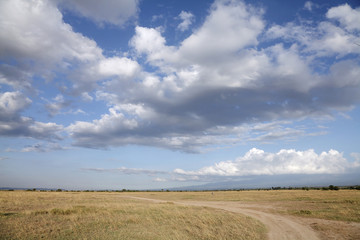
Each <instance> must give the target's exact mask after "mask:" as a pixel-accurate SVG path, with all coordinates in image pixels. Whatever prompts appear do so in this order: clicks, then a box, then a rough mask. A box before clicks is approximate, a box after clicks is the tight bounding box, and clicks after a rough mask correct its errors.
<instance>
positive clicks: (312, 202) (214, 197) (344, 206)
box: [131, 190, 360, 222]
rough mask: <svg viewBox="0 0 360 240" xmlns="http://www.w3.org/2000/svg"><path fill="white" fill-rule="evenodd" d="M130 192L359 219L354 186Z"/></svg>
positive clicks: (359, 198)
mask: <svg viewBox="0 0 360 240" xmlns="http://www.w3.org/2000/svg"><path fill="white" fill-rule="evenodd" d="M131 194H132V195H134V196H139V197H147V198H154V199H162V200H169V201H176V200H178V201H179V200H193V201H238V202H242V203H257V204H261V205H263V206H272V211H275V212H279V213H285V214H291V215H297V216H302V217H311V218H320V219H327V220H339V221H353V222H360V191H358V190H339V191H323V190H309V191H305V190H273V191H256V190H251V191H215V192H213V194H212V192H159V193H152V192H148V193H147V192H139V193H131Z"/></svg>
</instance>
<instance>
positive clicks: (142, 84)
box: [0, 0, 360, 152]
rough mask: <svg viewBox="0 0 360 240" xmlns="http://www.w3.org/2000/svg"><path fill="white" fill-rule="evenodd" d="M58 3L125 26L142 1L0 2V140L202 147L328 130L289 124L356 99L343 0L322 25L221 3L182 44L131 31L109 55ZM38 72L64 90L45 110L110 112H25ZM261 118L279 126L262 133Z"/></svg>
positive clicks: (231, 0)
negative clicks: (46, 117)
mask: <svg viewBox="0 0 360 240" xmlns="http://www.w3.org/2000/svg"><path fill="white" fill-rule="evenodd" d="M308 5H309V4H308ZM59 6H64V7H65V8H66V7H68V8H70V6H71V7H74V9H75V11H76V12H77V13H78V14H80V15H82V16H84V17H87V18H90V19H92V20H93V21H95V22H97V23H100V24H104V23H110V24H113V25H117V26H123V25H124V24H125V23H126V22H127V21H128V20H129V19H131V18H133V17H136V14H137V8H138V2H137V1H107V2H106V4H105V3H102V4H101V6H99V3H98V2H97V1H86V4H85V1H71V2H70V1H45V0H44V1H40V0H31V1H24V0H13V1H9V0H4V1H1V3H0V30H1V31H0V42H1V44H0V60H1V61H2V62H1V68H0V70H1V72H0V83H1V84H4V85H6V86H7V87H9V88H13V90H9V91H8V90H6V92H3V93H1V101H2V103H1V105H0V108H1V109H2V111H1V113H0V117H1V119H0V121H1V125H0V134H1V135H2V136H26V137H33V138H52V139H56V138H57V139H61V137H60V135H59V133H60V132H62V133H63V134H65V135H67V136H68V137H70V138H71V139H72V141H73V145H76V146H80V147H88V148H108V147H117V146H123V145H128V144H136V145H146V146H154V147H160V148H167V149H171V150H179V151H185V152H201V151H202V150H203V149H204V148H206V147H209V146H214V145H217V146H219V145H220V146H221V145H231V144H236V143H240V142H242V141H248V140H250V141H259V142H267V141H272V140H273V139H284V140H288V139H291V138H294V137H295V138H296V137H301V136H311V135H316V134H325V132H323V131H322V132H321V131H320V130H319V129H316V130H309V129H306V128H300V127H296V126H293V125H292V124H291V123H296V122H297V121H302V120H304V119H305V120H306V119H315V118H325V117H332V116H333V115H334V113H337V112H346V111H349V110H351V109H352V108H353V107H354V106H355V105H356V104H358V103H359V101H360V63H359V54H360V47H359V46H358V45H357V44H356V43H357V42H358V39H359V37H360V31H359V27H358V25H359V24H358V22H359V21H358V19H359V18H360V17H359V16H360V10H359V8H352V7H351V6H349V5H348V4H344V5H340V6H335V7H332V8H330V9H329V10H328V11H327V13H326V14H325V16H324V19H323V20H322V21H320V22H316V23H307V22H304V23H301V24H299V23H297V22H289V23H286V24H283V25H277V24H274V23H271V22H269V21H268V20H267V19H265V18H264V12H265V10H264V9H262V8H259V7H256V6H253V5H251V4H247V3H245V2H243V1H236V0H216V1H215V2H214V3H213V4H212V6H211V7H210V9H209V11H208V15H207V16H206V18H205V19H204V22H203V24H202V25H200V26H199V27H198V28H197V29H191V31H189V34H190V35H189V36H187V37H186V38H185V39H183V40H181V41H179V42H178V43H174V44H173V45H169V44H168V41H167V36H166V33H164V32H162V30H160V29H161V28H151V27H148V26H136V27H135V33H134V36H133V37H132V38H131V40H130V41H129V51H128V52H126V53H123V54H119V55H117V56H111V57H107V56H105V55H104V54H103V50H102V49H101V48H100V47H99V46H98V45H97V43H96V42H95V41H94V40H92V39H90V38H88V37H86V36H84V35H82V34H80V33H78V32H75V31H74V30H73V29H72V27H71V26H70V25H69V24H67V23H65V22H64V21H63V15H62V12H61V9H60V8H59ZM308 8H309V6H308ZM105 13H106V14H105ZM180 18H181V19H182V23H181V24H180V25H179V28H180V30H181V31H182V30H184V31H185V30H186V29H188V28H189V29H188V30H190V27H191V21H192V20H191V19H193V18H192V16H191V15H190V14H189V13H187V14H186V12H183V14H180ZM325 63H326V64H325ZM39 78H40V79H42V80H45V81H48V82H51V81H54V79H60V81H59V82H57V87H58V88H59V89H61V94H59V95H57V96H54V98H53V99H52V100H50V101H47V102H46V103H45V104H44V108H45V109H47V110H48V112H49V114H50V115H51V116H56V115H57V114H59V113H62V112H63V109H64V108H71V107H72V106H71V102H69V101H68V100H67V99H68V98H67V97H68V96H72V97H74V98H77V100H79V101H84V102H91V101H97V102H98V103H99V102H104V103H105V104H104V105H105V106H106V110H105V112H104V111H103V112H102V113H101V115H100V114H99V115H98V116H97V117H96V118H93V119H90V120H89V119H86V120H84V119H83V120H77V121H76V120H75V121H72V122H71V123H69V124H68V125H67V126H62V125H59V124H56V123H51V122H49V123H42V122H37V121H36V120H34V119H32V118H30V117H26V116H23V115H22V114H23V112H24V110H25V109H27V108H29V107H30V105H31V103H32V100H31V99H30V97H28V96H27V91H31V88H32V87H31V86H32V83H33V82H34V81H38V79H39ZM32 90H33V91H35V90H34V89H32ZM289 123H290V124H289ZM261 124H270V125H271V124H274V125H276V126H278V127H277V128H275V129H273V130H272V131H271V132H268V133H266V132H264V131H260V130H259V129H258V127H259V126H260V125H261Z"/></svg>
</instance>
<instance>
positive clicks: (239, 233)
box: [0, 191, 266, 239]
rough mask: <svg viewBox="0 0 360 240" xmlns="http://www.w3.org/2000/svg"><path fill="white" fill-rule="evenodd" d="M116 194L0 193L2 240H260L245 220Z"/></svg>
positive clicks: (261, 231) (261, 233) (258, 227)
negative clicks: (126, 197)
mask: <svg viewBox="0 0 360 240" xmlns="http://www.w3.org/2000/svg"><path fill="white" fill-rule="evenodd" d="M119 195H121V194H120V193H96V192H95V193H77V192H25V191H14V192H7V191H0V239H264V238H265V234H266V231H265V227H264V226H263V225H262V224H261V223H260V222H258V221H256V220H254V219H251V218H249V217H246V216H243V215H240V214H234V213H230V212H225V211H221V210H216V209H211V208H205V207H189V206H180V205H176V204H172V203H171V202H168V203H151V202H145V201H138V200H133V199H125V198H122V197H120V196H119Z"/></svg>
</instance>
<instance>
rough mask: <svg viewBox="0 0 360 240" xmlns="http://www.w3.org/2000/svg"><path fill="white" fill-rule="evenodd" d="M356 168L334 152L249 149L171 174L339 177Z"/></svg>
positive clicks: (176, 170) (353, 163)
mask: <svg viewBox="0 0 360 240" xmlns="http://www.w3.org/2000/svg"><path fill="white" fill-rule="evenodd" d="M358 167H360V162H359V161H355V162H350V161H348V160H346V159H345V158H344V157H343V154H342V153H340V152H338V151H336V150H332V149H331V150H329V151H328V152H322V153H320V154H317V153H316V152H315V151H314V150H313V149H309V150H305V151H296V150H294V149H282V150H280V151H279V152H277V153H269V152H265V151H263V150H260V149H256V148H253V149H251V150H249V151H248V152H247V153H246V154H245V155H244V156H242V157H239V158H237V159H236V160H233V161H223V162H219V163H216V164H214V165H213V166H209V167H204V168H201V169H199V170H197V171H185V170H182V169H175V170H174V173H176V174H179V175H180V176H183V177H184V178H186V176H198V177H201V176H222V177H226V176H249V175H280V174H341V173H346V172H347V171H349V169H351V168H358Z"/></svg>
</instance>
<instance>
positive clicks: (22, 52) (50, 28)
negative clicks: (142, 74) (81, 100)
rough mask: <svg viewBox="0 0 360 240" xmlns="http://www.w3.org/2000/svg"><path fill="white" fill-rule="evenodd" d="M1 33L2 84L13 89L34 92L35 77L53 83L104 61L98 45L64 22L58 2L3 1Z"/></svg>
mask: <svg viewBox="0 0 360 240" xmlns="http://www.w3.org/2000/svg"><path fill="white" fill-rule="evenodd" d="M0 29H1V31H0V42H1V44H0V59H1V60H2V64H1V74H0V82H1V83H5V84H8V85H10V86H12V87H16V88H31V82H32V80H33V77H34V76H40V77H42V78H44V79H46V80H47V81H49V80H52V79H53V78H54V77H56V75H57V73H62V74H65V75H66V74H68V72H69V71H71V69H72V68H74V65H76V66H77V67H78V68H82V67H87V65H88V64H89V63H90V62H97V61H98V60H99V59H101V58H103V55H102V50H101V49H100V48H99V47H98V46H97V44H96V42H95V41H93V40H91V39H89V38H86V37H84V36H83V35H82V34H80V33H76V32H74V31H73V29H72V27H71V26H70V25H69V24H66V23H64V22H63V19H62V14H61V12H60V11H59V9H58V8H57V6H56V5H55V1H46V0H45V1H40V0H31V1H24V0H15V1H9V0H5V1H1V3H0ZM72 80H73V81H74V85H76V79H72ZM83 85H86V84H83ZM88 85H89V84H88Z"/></svg>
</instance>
